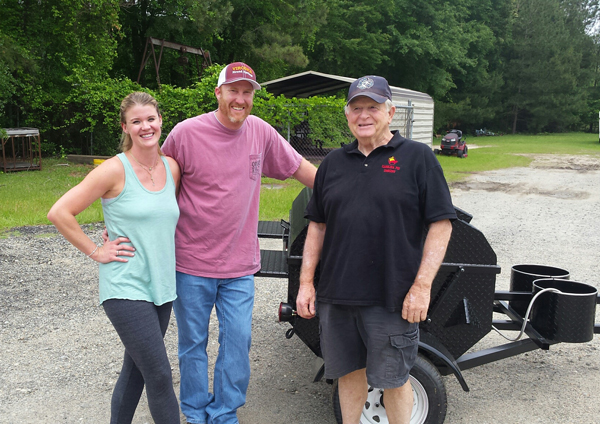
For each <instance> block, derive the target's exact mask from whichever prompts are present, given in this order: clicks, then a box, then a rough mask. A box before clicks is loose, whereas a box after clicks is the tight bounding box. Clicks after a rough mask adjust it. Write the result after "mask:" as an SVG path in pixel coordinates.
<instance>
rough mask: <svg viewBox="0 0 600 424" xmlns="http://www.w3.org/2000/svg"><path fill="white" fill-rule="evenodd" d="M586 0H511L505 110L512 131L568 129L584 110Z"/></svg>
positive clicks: (574, 123) (505, 74)
mask: <svg viewBox="0 0 600 424" xmlns="http://www.w3.org/2000/svg"><path fill="white" fill-rule="evenodd" d="M586 3H587V2H586ZM582 4H583V3H581V2H567V1H564V2H563V1H561V0H515V1H514V2H513V4H512V18H511V22H510V29H511V34H512V37H511V41H510V43H509V44H508V46H507V51H506V55H505V60H506V67H505V73H504V77H505V81H506V84H505V86H504V97H505V99H504V110H505V114H506V116H507V118H508V119H509V122H510V128H511V131H512V132H513V133H515V132H517V131H531V132H539V131H542V130H544V131H564V130H567V129H568V128H570V127H572V126H574V125H576V124H577V123H578V122H579V120H580V116H581V114H582V112H583V111H584V110H585V109H586V92H585V90H584V86H585V88H586V89H587V86H588V84H587V83H586V82H585V80H586V73H585V72H583V69H584V68H583V67H584V66H586V64H585V61H583V50H582V46H583V45H584V44H585V41H586V38H587V35H586V34H585V25H586V24H585V21H584V20H582V16H581V15H580V14H579V12H580V8H579V6H581V5H582Z"/></svg>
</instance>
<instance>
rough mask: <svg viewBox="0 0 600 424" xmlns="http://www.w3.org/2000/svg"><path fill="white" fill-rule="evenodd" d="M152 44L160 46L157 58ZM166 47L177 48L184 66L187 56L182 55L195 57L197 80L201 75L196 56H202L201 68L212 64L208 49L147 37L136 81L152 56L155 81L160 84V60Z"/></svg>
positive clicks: (138, 80) (138, 81) (180, 61)
mask: <svg viewBox="0 0 600 424" xmlns="http://www.w3.org/2000/svg"><path fill="white" fill-rule="evenodd" d="M148 46H150V51H148ZM154 46H160V53H159V55H158V59H157V58H156V51H155V50H154ZM165 47H167V48H169V49H174V50H179V53H180V55H181V56H180V57H179V59H178V62H179V63H180V64H181V65H183V66H186V65H187V63H188V61H189V60H188V58H187V57H186V56H184V54H185V53H192V54H194V55H196V56H195V58H196V70H197V72H198V80H200V77H201V70H200V65H199V63H198V56H201V57H202V69H205V68H207V67H209V66H210V65H212V61H211V59H210V53H209V52H208V50H204V49H202V48H196V47H190V46H185V45H183V44H179V43H174V42H172V41H166V40H159V39H158V38H153V37H148V38H147V39H146V47H144V59H143V60H142V63H141V65H140V72H139V73H138V79H137V83H138V84H139V83H140V79H141V78H142V71H143V70H144V68H145V67H146V64H147V63H148V60H150V58H151V57H152V58H153V59H154V70H155V71H156V82H157V83H158V85H159V86H160V75H159V72H160V61H161V60H162V54H163V49H164V48H165Z"/></svg>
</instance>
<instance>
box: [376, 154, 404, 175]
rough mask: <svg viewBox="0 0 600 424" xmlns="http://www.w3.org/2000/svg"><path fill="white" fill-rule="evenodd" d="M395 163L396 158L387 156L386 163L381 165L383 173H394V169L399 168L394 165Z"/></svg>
mask: <svg viewBox="0 0 600 424" xmlns="http://www.w3.org/2000/svg"><path fill="white" fill-rule="evenodd" d="M397 163H398V161H397V160H396V158H395V157H393V156H390V157H389V158H388V164H387V165H385V164H384V165H381V168H382V169H383V172H385V173H388V174H395V173H396V171H399V170H400V167H399V166H396V164H397Z"/></svg>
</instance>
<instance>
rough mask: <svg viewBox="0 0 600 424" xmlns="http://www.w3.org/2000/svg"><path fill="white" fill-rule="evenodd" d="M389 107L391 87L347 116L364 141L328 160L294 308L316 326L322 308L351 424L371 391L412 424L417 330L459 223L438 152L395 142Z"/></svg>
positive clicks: (378, 86) (373, 83) (367, 83)
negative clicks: (316, 280) (455, 223)
mask: <svg viewBox="0 0 600 424" xmlns="http://www.w3.org/2000/svg"><path fill="white" fill-rule="evenodd" d="M391 100H392V93H391V90H390V87H389V85H388V83H387V81H386V80H385V78H382V77H379V76H373V75H371V76H366V77H363V78H359V79H358V80H356V81H355V82H353V83H352V85H351V86H350V90H349V92H348V102H347V104H346V108H345V113H346V118H347V120H348V126H349V127H350V130H351V131H352V134H354V136H355V137H356V140H355V141H354V142H353V143H351V144H349V145H346V146H344V147H343V148H341V149H337V150H335V151H333V152H331V153H330V154H329V155H327V157H326V158H325V160H324V161H323V163H322V164H321V166H320V167H319V170H318V172H317V176H316V179H315V186H314V192H313V196H312V199H311V200H310V202H309V204H308V206H307V208H306V218H308V219H309V220H310V224H309V227H308V235H307V238H306V242H305V245H304V254H303V260H302V270H301V275H300V290H299V293H298V296H297V300H296V307H297V310H298V314H299V315H300V316H301V317H303V318H312V317H314V316H315V312H316V311H315V300H316V299H318V308H317V309H318V314H319V321H320V332H321V351H322V353H323V359H324V360H325V377H326V378H329V379H339V380H338V388H339V398H340V406H341V410H342V417H343V421H344V424H358V423H359V421H360V417H361V413H362V410H363V405H364V403H365V401H366V398H367V390H368V384H370V385H371V386H373V387H377V388H382V389H384V404H385V408H386V412H387V415H388V419H389V422H390V423H409V422H410V416H411V410H412V388H411V385H410V384H409V381H408V375H409V372H410V369H411V368H412V366H413V364H414V362H415V359H416V356H417V350H418V340H419V322H421V321H423V320H425V319H426V317H427V309H428V307H429V300H430V292H431V284H432V282H433V279H434V277H435V275H436V273H437V271H438V268H439V266H440V264H441V263H442V260H443V258H444V255H445V253H446V247H447V245H448V241H449V239H450V234H451V232H452V225H451V220H453V219H456V214H455V211H454V207H453V206H452V201H451V198H450V192H449V190H448V185H447V184H446V180H445V179H444V175H443V172H442V169H441V167H440V164H439V163H438V161H437V159H436V157H435V155H434V154H433V152H432V151H431V149H430V147H429V146H427V145H425V144H422V143H418V142H415V141H412V140H408V139H406V138H404V137H402V136H401V135H400V134H399V133H398V132H396V131H394V132H391V131H390V129H389V125H390V123H391V122H392V117H393V116H394V113H395V111H396V109H395V107H394V105H393V104H392V101H391ZM426 230H427V236H426V238H425V242H424V243H423V238H424V234H425V231H426ZM319 261H321V271H320V276H319V286H318V288H319V290H318V293H315V288H314V284H313V282H314V274H315V269H316V267H317V264H318V263H319ZM407 383H408V384H407Z"/></svg>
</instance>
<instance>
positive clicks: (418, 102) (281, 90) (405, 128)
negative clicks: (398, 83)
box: [261, 71, 434, 147]
mask: <svg viewBox="0 0 600 424" xmlns="http://www.w3.org/2000/svg"><path fill="white" fill-rule="evenodd" d="M355 80H356V78H349V77H342V76H339V75H331V74H324V73H321V72H315V71H306V72H302V73H299V74H295V75H290V76H287V77H283V78H279V79H276V80H272V81H267V82H263V83H261V86H263V87H265V88H266V89H267V91H268V92H270V93H272V94H274V95H276V96H278V95H280V94H283V95H284V96H286V97H298V98H305V97H310V96H315V95H319V94H320V95H327V94H332V93H335V92H336V91H339V90H342V89H346V90H347V89H348V88H349V87H350V84H352V83H353V82H354V81H355ZM390 88H391V90H392V101H393V103H394V105H395V106H396V114H395V115H394V119H393V120H392V124H391V125H390V128H391V129H392V130H400V132H401V134H402V135H404V136H405V137H408V138H411V139H413V140H416V141H420V142H421V143H425V144H427V145H429V146H430V147H431V146H432V142H433V113H434V111H433V99H432V98H431V96H430V95H429V94H427V93H422V92H420V91H414V90H409V89H406V88H401V87H394V86H390Z"/></svg>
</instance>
